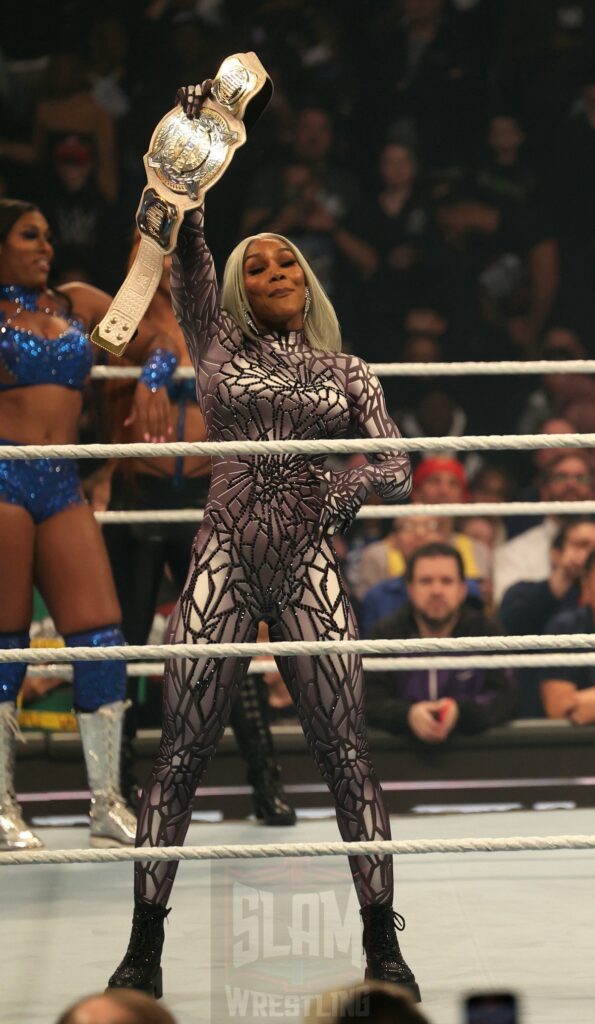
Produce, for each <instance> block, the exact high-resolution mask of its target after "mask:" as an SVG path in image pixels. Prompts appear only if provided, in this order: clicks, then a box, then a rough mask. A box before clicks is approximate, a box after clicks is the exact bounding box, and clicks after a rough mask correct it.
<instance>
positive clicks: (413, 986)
mask: <svg viewBox="0 0 595 1024" xmlns="http://www.w3.org/2000/svg"><path fill="white" fill-rule="evenodd" d="M364 978H365V981H372V980H373V979H372V977H371V976H370V974H369V973H368V971H367V970H366V973H365V976H364ZM375 980H378V979H375ZM382 980H388V979H382ZM394 984H396V985H398V987H399V988H404V989H405V990H406V991H407V992H408V993H409V995H410V996H411V998H412V999H413V1002H414V1003H421V992H420V991H419V985H418V984H417V982H416V981H415V979H413V981H398V982H394Z"/></svg>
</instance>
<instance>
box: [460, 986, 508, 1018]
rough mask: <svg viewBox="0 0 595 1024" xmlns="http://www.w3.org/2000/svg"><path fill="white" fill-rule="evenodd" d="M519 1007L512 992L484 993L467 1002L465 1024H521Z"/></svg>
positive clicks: (472, 997)
mask: <svg viewBox="0 0 595 1024" xmlns="http://www.w3.org/2000/svg"><path fill="white" fill-rule="evenodd" d="M519 1022H520V1017H519V1007H518V1002H517V998H516V996H515V995H513V993H512V992H482V993H481V994H479V995H474V996H468V997H467V999H466V1000H465V1024H519Z"/></svg>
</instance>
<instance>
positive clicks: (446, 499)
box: [413, 456, 468, 505]
mask: <svg viewBox="0 0 595 1024" xmlns="http://www.w3.org/2000/svg"><path fill="white" fill-rule="evenodd" d="M467 500H468V498H467V476H466V473H465V470H464V469H463V466H462V465H461V463H460V462H457V460H456V459H450V458H447V457H446V456H444V457H443V456H435V457H433V458H431V459H424V461H423V462H421V463H420V464H419V466H418V467H417V469H416V470H415V472H414V474H413V501H414V502H416V504H418V505H421V504H425V503H426V502H427V503H428V504H430V505H434V504H436V505H438V504H444V505H447V504H451V503H454V502H460V501H467Z"/></svg>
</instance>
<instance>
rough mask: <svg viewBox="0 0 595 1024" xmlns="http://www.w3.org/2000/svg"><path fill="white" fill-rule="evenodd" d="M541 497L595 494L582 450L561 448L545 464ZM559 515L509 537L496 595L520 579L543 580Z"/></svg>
mask: <svg viewBox="0 0 595 1024" xmlns="http://www.w3.org/2000/svg"><path fill="white" fill-rule="evenodd" d="M539 497H540V499H541V500H542V501H587V500H589V499H592V498H593V473H592V470H591V464H590V460H589V457H588V455H587V454H586V453H584V452H582V451H575V450H572V451H566V452H560V454H559V456H558V458H557V459H556V460H555V461H552V462H551V463H549V465H548V466H547V467H546V468H545V470H544V472H543V474H542V478H541V484H540V489H539ZM560 523H561V521H560V518H559V517H558V516H546V518H545V519H544V520H543V522H542V523H540V524H539V526H534V527H533V528H532V529H530V530H526V531H525V532H524V533H521V534H519V535H518V537H514V538H513V539H512V540H509V541H507V543H506V544H503V545H502V547H501V548H500V549H499V550H498V551H497V552H496V555H495V558H494V596H495V599H496V601H498V602H499V601H501V600H502V597H503V596H504V594H505V593H506V591H507V590H508V589H509V588H510V587H512V585H513V584H514V583H519V582H520V581H521V580H544V579H547V577H548V576H549V572H550V547H551V543H552V540H553V539H554V537H555V536H556V533H557V532H558V530H559V529H560Z"/></svg>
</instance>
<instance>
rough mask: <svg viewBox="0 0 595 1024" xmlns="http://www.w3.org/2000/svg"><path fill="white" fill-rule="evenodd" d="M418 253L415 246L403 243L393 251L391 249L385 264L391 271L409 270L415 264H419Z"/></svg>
mask: <svg viewBox="0 0 595 1024" xmlns="http://www.w3.org/2000/svg"><path fill="white" fill-rule="evenodd" d="M419 259H420V252H419V249H418V248H417V247H416V246H415V245H409V244H408V243H403V245H395V247H394V249H391V250H390V252H389V254H388V256H387V258H386V262H387V263H388V266H389V267H390V269H391V270H397V271H402V270H409V268H410V267H413V266H414V265H415V264H416V263H418V262H419Z"/></svg>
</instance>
